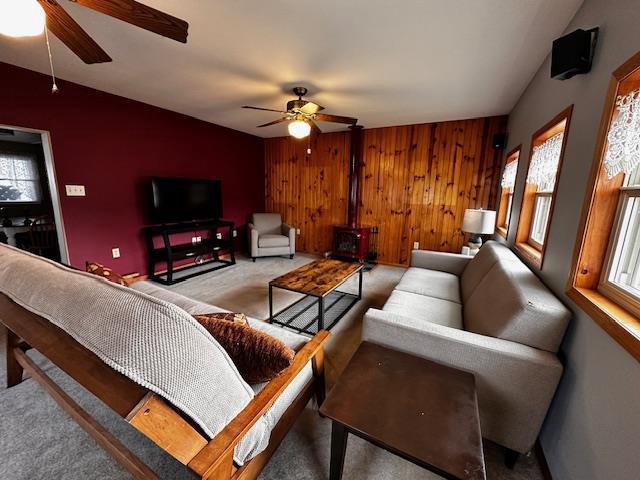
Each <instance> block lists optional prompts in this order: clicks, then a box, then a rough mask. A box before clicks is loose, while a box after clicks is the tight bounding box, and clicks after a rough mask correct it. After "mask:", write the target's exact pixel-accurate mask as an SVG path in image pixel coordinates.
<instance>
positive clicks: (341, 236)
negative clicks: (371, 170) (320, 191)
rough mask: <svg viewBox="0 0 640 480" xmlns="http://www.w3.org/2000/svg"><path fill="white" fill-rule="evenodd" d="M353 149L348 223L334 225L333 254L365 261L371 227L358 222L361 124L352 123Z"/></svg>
mask: <svg viewBox="0 0 640 480" xmlns="http://www.w3.org/2000/svg"><path fill="white" fill-rule="evenodd" d="M349 128H350V129H351V150H350V158H349V207H348V219H347V225H335V226H334V227H333V255H334V256H335V257H339V258H348V259H352V260H357V261H358V262H360V263H363V262H364V261H365V260H366V259H367V255H369V237H370V233H371V227H365V226H363V225H359V224H358V205H359V204H360V189H359V182H360V170H361V169H362V141H363V139H362V130H363V128H364V127H362V126H360V125H352V126H350V127H349Z"/></svg>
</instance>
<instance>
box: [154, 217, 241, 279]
mask: <svg viewBox="0 0 640 480" xmlns="http://www.w3.org/2000/svg"><path fill="white" fill-rule="evenodd" d="M143 231H144V236H145V240H146V242H147V251H148V255H149V265H148V274H149V279H151V280H154V281H156V282H160V283H163V284H164V285H173V284H174V283H178V282H181V281H183V280H186V279H188V278H192V277H195V276H197V275H202V274H203V273H207V272H211V271H213V270H218V269H220V268H225V267H228V266H230V265H234V264H235V263H236V257H235V247H234V241H235V237H236V230H235V228H234V223H233V222H230V221H227V220H199V221H192V222H180V223H170V224H162V225H151V226H147V227H144V229H143ZM197 231H206V232H207V236H205V237H202V240H201V241H200V242H196V243H192V242H189V243H174V244H172V243H171V236H172V235H176V234H181V233H182V234H184V233H187V232H197ZM158 237H160V238H162V246H161V247H157V246H156V244H155V242H154V239H156V238H158ZM222 253H226V254H228V255H229V257H230V258H229V259H228V260H227V259H221V258H220V254H222ZM187 259H192V260H193V261H194V263H193V264H192V265H189V264H187V265H180V266H179V267H176V266H175V265H174V263H175V262H180V261H182V260H187ZM198 260H199V261H198ZM158 263H164V264H166V266H167V270H166V272H158V273H156V271H155V269H156V264H158ZM208 264H212V265H213V266H211V267H210V268H204V267H203V265H208ZM191 269H196V270H195V271H193V272H190V273H186V274H184V272H185V271H188V270H191Z"/></svg>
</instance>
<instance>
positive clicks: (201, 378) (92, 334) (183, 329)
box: [0, 245, 269, 464]
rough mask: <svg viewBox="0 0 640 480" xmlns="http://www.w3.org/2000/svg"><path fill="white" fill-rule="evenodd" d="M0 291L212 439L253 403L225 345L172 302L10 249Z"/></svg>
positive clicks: (3, 258)
mask: <svg viewBox="0 0 640 480" xmlns="http://www.w3.org/2000/svg"><path fill="white" fill-rule="evenodd" d="M0 291H1V292H2V293H4V294H6V295H7V296H9V297H10V298H11V299H12V300H13V301H15V302H16V303H18V304H19V305H21V306H23V307H24V308H26V309H27V310H30V311H31V312H34V313H36V314H38V315H40V316H42V317H44V318H46V319H47V320H49V321H50V322H51V323H53V324H55V325H57V326H58V327H60V328H61V329H62V330H64V331H65V332H67V333H68V334H69V335H71V336H72V337H73V338H74V339H75V340H76V341H78V342H79V343H80V344H81V345H83V346H84V347H85V348H87V349H89V350H90V351H92V352H93V353H95V354H96V355H97V356H98V357H100V359H101V360H102V361H104V362H105V363H106V364H108V365H109V366H111V367H112V368H113V369H115V370H117V371H118V372H120V373H122V374H123V375H125V376H127V377H128V378H130V379H131V380H133V381H135V382H136V383H139V384H140V385H142V386H144V387H146V388H148V389H149V390H151V391H153V392H155V393H157V394H158V395H160V396H162V397H163V398H165V399H166V400H168V401H169V402H170V403H172V404H173V405H175V406H176V407H177V408H179V409H180V410H181V411H183V412H184V413H185V414H187V415H188V416H189V417H191V418H192V419H193V420H194V421H195V422H196V423H197V424H198V425H200V427H202V429H203V430H204V432H205V433H206V434H207V435H209V436H210V437H212V438H213V437H214V436H215V435H216V434H217V433H218V432H219V431H220V430H222V429H223V428H224V427H225V426H226V425H227V424H228V423H229V421H231V420H232V419H233V418H234V417H235V416H237V415H238V413H239V412H240V411H241V410H242V409H243V408H244V407H245V406H246V405H247V404H248V403H249V402H250V401H251V400H252V399H253V397H254V392H253V390H252V389H251V387H250V386H249V385H248V384H247V383H246V382H245V381H244V380H243V379H242V377H241V376H240V374H239V373H238V370H237V369H236V367H235V365H234V364H233V362H232V361H231V359H230V358H229V356H228V355H227V353H226V352H225V351H224V349H223V348H222V347H221V346H220V344H219V343H218V342H216V341H215V340H214V339H213V337H211V335H209V334H208V333H207V332H206V330H205V329H204V328H203V327H202V326H201V325H200V324H199V323H198V322H197V321H196V320H194V319H193V317H192V316H191V315H189V314H188V313H187V312H185V311H184V310H182V309H180V308H178V307H177V306H175V305H173V304H171V303H168V302H165V301H162V300H158V299H156V298H153V297H151V296H149V295H146V294H144V293H141V292H138V291H136V290H134V289H131V288H127V287H121V286H119V285H116V284H114V283H111V282H108V281H107V280H105V279H103V278H100V277H97V276H95V275H92V274H88V273H84V272H79V271H76V270H73V269H70V268H66V267H64V266H62V265H59V264H57V263H55V262H52V261H49V260H47V259H43V258H41V257H37V256H35V255H31V254H27V253H25V252H23V251H21V250H18V249H15V248H13V247H8V246H5V245H0ZM268 430H269V428H268V427H267V425H266V423H265V422H258V423H257V424H256V426H254V428H252V429H251V431H250V432H249V433H248V434H247V436H246V437H245V438H244V439H243V443H244V444H245V445H246V447H247V448H246V450H247V451H251V450H253V451H254V452H255V451H256V450H257V451H260V450H261V449H263V448H264V447H266V444H267V443H268V439H269V431H268ZM254 454H255V453H254ZM242 456H243V457H244V455H242ZM245 460H246V458H236V461H238V463H240V464H241V463H243V462H244V461H245Z"/></svg>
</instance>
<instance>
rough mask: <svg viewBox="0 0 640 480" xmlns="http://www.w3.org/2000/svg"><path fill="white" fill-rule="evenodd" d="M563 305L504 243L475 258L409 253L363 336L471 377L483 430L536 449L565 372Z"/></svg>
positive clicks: (513, 446)
mask: <svg viewBox="0 0 640 480" xmlns="http://www.w3.org/2000/svg"><path fill="white" fill-rule="evenodd" d="M569 319H570V312H569V310H568V309H567V308H566V307H565V306H564V305H563V304H562V303H561V302H560V301H559V300H558V299H557V298H556V297H555V296H554V295H553V294H552V293H551V292H550V291H549V290H548V289H547V288H546V287H545V286H544V285H543V284H542V282H540V280H539V279H538V277H536V275H534V274H533V273H532V272H531V271H530V270H529V269H528V268H527V267H526V266H525V265H524V264H523V263H522V262H521V261H520V260H519V259H518V258H517V257H516V255H515V254H514V253H513V252H512V251H511V250H509V249H508V248H507V247H505V246H503V245H501V244H499V243H497V242H494V241H490V242H487V243H486V244H485V245H484V246H483V247H482V248H481V249H480V252H479V253H478V254H477V255H476V256H475V257H473V258H471V257H468V256H463V255H458V254H450V253H440V252H429V251H420V250H414V251H413V252H412V256H411V267H410V268H409V269H408V270H407V272H406V273H405V274H404V276H403V277H402V279H401V281H400V283H399V284H398V285H397V286H396V288H395V290H394V291H393V293H392V294H391V296H390V297H389V299H388V300H387V302H386V304H385V305H384V307H383V308H382V310H377V309H369V310H368V311H367V313H366V314H365V317H364V326H363V334H362V336H363V340H366V341H370V342H374V343H378V344H380V345H384V346H388V347H390V348H394V349H396V350H401V351H404V352H408V353H411V354H414V355H418V356H420V357H423V358H427V359H430V360H434V361H436V362H439V363H443V364H446V365H450V366H453V367H456V368H459V369H462V370H466V371H469V372H472V373H473V374H474V375H475V379H476V386H477V391H478V402H479V406H480V420H481V427H482V433H483V436H484V437H485V438H488V439H489V440H492V441H494V442H496V443H498V444H500V445H503V446H505V447H507V448H508V449H510V450H512V451H514V452H518V453H526V452H528V451H529V450H531V448H532V446H533V445H534V443H535V441H536V438H537V437H538V433H539V432H540V428H541V426H542V422H543V421H544V418H545V415H546V413H547V409H548V408H549V405H550V403H551V400H552V398H553V395H554V392H555V390H556V387H557V385H558V382H559V381H560V377H561V375H562V365H561V363H560V361H559V360H558V358H557V356H556V353H557V351H558V348H559V346H560V342H561V341H562V338H563V336H564V333H565V330H566V328H567V325H568V322H569Z"/></svg>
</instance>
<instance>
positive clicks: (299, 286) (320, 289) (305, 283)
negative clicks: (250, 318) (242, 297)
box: [269, 259, 364, 335]
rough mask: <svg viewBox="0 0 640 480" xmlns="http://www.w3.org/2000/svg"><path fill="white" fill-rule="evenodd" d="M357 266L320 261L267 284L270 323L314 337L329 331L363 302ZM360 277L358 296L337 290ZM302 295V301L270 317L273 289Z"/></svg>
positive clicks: (347, 263)
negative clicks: (360, 301)
mask: <svg viewBox="0 0 640 480" xmlns="http://www.w3.org/2000/svg"><path fill="white" fill-rule="evenodd" d="M363 268H364V266H363V265H362V264H360V263H349V262H342V261H340V260H332V259H321V260H315V261H313V262H311V263H308V264H306V265H303V266H302V267H300V268H297V269H295V270H293V271H291V272H289V273H286V274H284V275H282V276H281V277H278V278H276V279H274V280H271V282H269V321H270V322H272V323H277V324H280V325H283V326H285V327H288V328H291V329H293V330H296V331H298V332H302V333H307V334H309V335H315V334H316V333H318V331H320V330H323V329H325V330H330V329H331V328H332V327H333V326H334V325H335V324H336V323H337V322H338V320H340V319H341V318H342V317H343V316H344V315H345V314H346V313H347V312H348V311H349V309H350V308H351V307H353V306H354V305H355V304H356V303H357V302H358V301H359V300H360V299H361V298H362V269H363ZM356 273H357V274H359V277H360V278H359V283H358V294H357V295H354V294H352V293H346V292H341V291H339V290H337V288H338V287H339V286H340V285H342V284H343V283H344V282H346V281H347V280H348V279H349V278H351V277H352V276H353V275H355V274H356ZM274 287H275V288H282V289H284V290H289V291H291V292H297V293H303V294H305V297H304V298H302V299H300V300H298V301H297V302H295V303H294V304H292V305H290V306H288V307H287V308H285V309H283V310H280V311H279V312H278V313H275V314H274V313H273V288H274Z"/></svg>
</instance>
